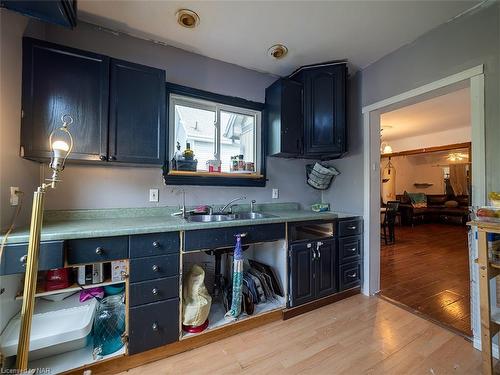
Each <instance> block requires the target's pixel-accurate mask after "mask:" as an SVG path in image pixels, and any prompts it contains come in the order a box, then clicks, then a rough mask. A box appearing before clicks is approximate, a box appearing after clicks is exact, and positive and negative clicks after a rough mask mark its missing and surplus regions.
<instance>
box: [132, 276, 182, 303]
mask: <svg viewBox="0 0 500 375" xmlns="http://www.w3.org/2000/svg"><path fill="white" fill-rule="evenodd" d="M129 293H130V306H137V305H143V304H146V303H151V302H158V301H161V300H165V299H169V298H178V297H179V276H177V275H176V276H171V277H165V278H163V279H155V280H150V281H142V282H139V283H130V292H129Z"/></svg>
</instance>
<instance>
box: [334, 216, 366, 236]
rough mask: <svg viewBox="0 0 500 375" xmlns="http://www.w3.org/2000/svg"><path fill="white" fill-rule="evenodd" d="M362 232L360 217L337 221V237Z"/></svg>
mask: <svg viewBox="0 0 500 375" xmlns="http://www.w3.org/2000/svg"><path fill="white" fill-rule="evenodd" d="M362 232H363V223H362V221H361V220H360V219H353V220H343V221H339V237H347V236H354V235H357V234H361V233H362Z"/></svg>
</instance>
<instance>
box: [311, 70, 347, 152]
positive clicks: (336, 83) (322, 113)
mask: <svg viewBox="0 0 500 375" xmlns="http://www.w3.org/2000/svg"><path fill="white" fill-rule="evenodd" d="M345 79H346V67H345V65H344V64H340V65H332V66H329V67H321V68H312V69H308V70H305V71H304V72H303V83H304V154H305V155H306V156H317V157H319V158H321V159H328V158H330V157H339V156H341V155H342V154H343V153H344V152H345V151H346V150H345V148H346V147H345V146H346V139H345V138H346V137H345V128H346V107H345V96H346V85H345Z"/></svg>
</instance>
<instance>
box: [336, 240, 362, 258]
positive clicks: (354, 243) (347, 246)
mask: <svg viewBox="0 0 500 375" xmlns="http://www.w3.org/2000/svg"><path fill="white" fill-rule="evenodd" d="M361 249H362V247H361V236H352V237H344V238H339V261H340V264H343V263H349V262H355V261H359V260H361Z"/></svg>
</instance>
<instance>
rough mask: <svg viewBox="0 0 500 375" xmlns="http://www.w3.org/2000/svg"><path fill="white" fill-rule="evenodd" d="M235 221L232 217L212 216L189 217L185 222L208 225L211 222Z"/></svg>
mask: <svg viewBox="0 0 500 375" xmlns="http://www.w3.org/2000/svg"><path fill="white" fill-rule="evenodd" d="M231 220H236V217H235V216H234V215H223V214H214V215H191V216H188V218H187V221H190V222H196V223H209V222H213V221H231Z"/></svg>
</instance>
